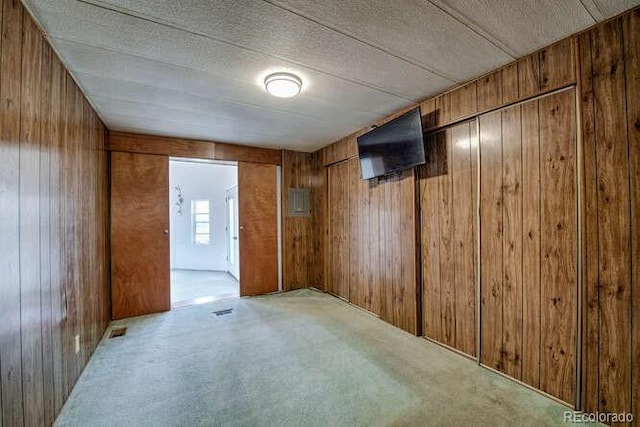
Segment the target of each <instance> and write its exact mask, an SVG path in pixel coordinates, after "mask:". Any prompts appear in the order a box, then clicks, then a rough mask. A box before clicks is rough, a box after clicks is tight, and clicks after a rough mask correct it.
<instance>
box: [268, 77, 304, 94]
mask: <svg viewBox="0 0 640 427" xmlns="http://www.w3.org/2000/svg"><path fill="white" fill-rule="evenodd" d="M264 88H265V89H266V91H267V92H269V93H270V94H271V95H273V96H277V97H278V98H291V97H294V96H296V95H297V94H299V93H300V90H301V89H302V80H300V77H298V76H296V75H295V74H291V73H273V74H269V75H268V76H267V77H265V79H264Z"/></svg>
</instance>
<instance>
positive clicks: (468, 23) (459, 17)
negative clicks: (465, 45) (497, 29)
mask: <svg viewBox="0 0 640 427" xmlns="http://www.w3.org/2000/svg"><path fill="white" fill-rule="evenodd" d="M424 1H426V2H428V3H430V4H432V5H433V6H435V7H436V8H438V9H440V10H441V11H442V12H444V13H446V14H447V15H449V16H450V17H452V18H453V19H455V20H456V21H458V22H459V23H461V24H462V25H464V26H465V27H467V28H468V29H469V30H471V31H472V32H474V33H475V34H477V35H478V36H479V37H482V38H483V39H484V40H486V41H487V42H489V43H491V44H492V45H493V46H495V47H496V48H498V49H499V50H501V51H502V52H504V53H505V54H506V55H507V56H509V57H510V58H511V59H513V60H515V59H517V58H518V53H517V52H516V51H515V50H513V49H511V48H510V47H509V46H507V45H506V44H505V43H504V42H503V41H502V40H500V38H498V37H496V36H495V35H493V34H491V32H489V31H487V30H485V29H484V28H482V26H481V25H479V24H478V23H477V22H474V21H473V20H472V19H469V18H468V17H466V16H465V15H464V14H463V13H460V12H459V11H457V10H456V9H454V8H453V7H452V6H448V5H447V7H444V6H443V5H442V4H441V2H440V1H439V0H424ZM449 9H452V10H454V11H455V13H453V12H452V11H451V10H449ZM474 26H475V27H478V28H480V29H481V30H482V31H479V30H478V29H476V28H474Z"/></svg>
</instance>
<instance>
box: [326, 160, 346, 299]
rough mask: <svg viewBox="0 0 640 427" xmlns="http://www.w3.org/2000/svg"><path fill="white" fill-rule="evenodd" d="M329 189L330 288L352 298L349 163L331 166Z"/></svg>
mask: <svg viewBox="0 0 640 427" xmlns="http://www.w3.org/2000/svg"><path fill="white" fill-rule="evenodd" d="M327 170H328V188H329V201H328V206H329V242H330V243H329V272H328V282H327V291H328V292H330V293H332V294H334V295H338V296H340V297H342V298H344V299H346V300H349V267H350V266H349V243H350V235H349V188H348V187H347V186H348V183H349V162H340V163H336V164H335V165H331V166H330V167H329V168H328V169H327Z"/></svg>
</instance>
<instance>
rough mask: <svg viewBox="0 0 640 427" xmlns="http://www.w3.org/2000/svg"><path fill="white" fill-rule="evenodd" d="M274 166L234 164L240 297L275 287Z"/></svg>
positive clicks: (275, 197) (275, 212)
mask: <svg viewBox="0 0 640 427" xmlns="http://www.w3.org/2000/svg"><path fill="white" fill-rule="evenodd" d="M277 185H278V184H277V166H275V165H268V164H258V163H246V162H239V163H238V208H239V211H238V220H239V222H240V296H248V295H260V294H266V293H269V292H276V291H277V290H278V210H277V209H278V200H277V198H278V187H277Z"/></svg>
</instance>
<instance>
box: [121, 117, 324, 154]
mask: <svg viewBox="0 0 640 427" xmlns="http://www.w3.org/2000/svg"><path fill="white" fill-rule="evenodd" d="M109 116H111V117H117V118H124V119H127V118H131V116H130V115H126V114H121V113H114V114H109ZM135 117H136V118H138V119H141V120H143V121H149V122H157V123H177V124H184V123H183V122H179V121H175V120H160V119H155V118H149V117H144V116H135ZM189 126H190V127H191V128H197V129H204V130H216V129H212V128H209V127H207V126H202V125H189ZM109 130H111V131H115V132H134V133H141V134H145V135H158V136H165V137H172V138H185V139H196V140H202V141H210V142H217V143H221V144H236V145H238V144H240V145H248V146H252V147H261V148H273V149H276V150H291V149H292V148H291V147H289V148H283V145H282V140H283V138H282V137H280V138H279V141H278V142H261V143H255V142H251V141H230V140H227V141H221V140H212V139H211V137H210V136H193V135H190V136H187V135H186V134H184V133H180V132H178V133H175V134H173V135H169V134H166V133H161V134H160V133H158V131H156V130H153V129H148V128H145V127H143V126H139V125H135V124H134V125H131V124H127V125H124V126H123V125H121V124H118V125H115V126H112V127H111V128H110V129H109ZM150 132H156V133H150ZM243 135H246V133H243ZM293 141H294V142H297V143H299V142H300V140H299V139H296V138H294V139H293ZM334 141H335V139H334ZM285 142H286V143H288V142H290V141H285ZM257 144H259V145H257ZM319 144H324V145H319ZM326 144H327V142H326V141H324V140H323V141H322V142H318V143H316V142H311V143H304V145H305V146H309V145H311V146H312V147H314V146H319V147H320V148H322V147H324V146H326ZM313 151H316V150H315V149H314V150H313Z"/></svg>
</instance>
